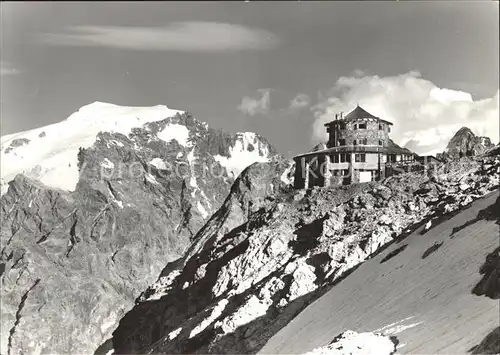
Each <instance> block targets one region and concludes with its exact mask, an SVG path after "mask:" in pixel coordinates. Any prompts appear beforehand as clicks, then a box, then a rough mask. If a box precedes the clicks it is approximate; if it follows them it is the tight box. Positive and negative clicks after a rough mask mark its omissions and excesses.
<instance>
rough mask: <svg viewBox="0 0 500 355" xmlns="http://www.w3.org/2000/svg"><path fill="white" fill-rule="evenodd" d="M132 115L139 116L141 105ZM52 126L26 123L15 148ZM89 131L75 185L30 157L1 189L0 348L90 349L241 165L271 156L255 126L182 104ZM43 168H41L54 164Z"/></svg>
mask: <svg viewBox="0 0 500 355" xmlns="http://www.w3.org/2000/svg"><path fill="white" fill-rule="evenodd" d="M134 114H136V115H137V116H138V118H137V120H138V122H139V121H140V120H139V117H140V116H141V111H134ZM133 118H134V120H135V117H133ZM85 119H88V117H85ZM99 119H101V118H99ZM102 119H103V120H105V117H104V118H102ZM79 120H80V118H78V117H76V118H72V120H70V122H71V124H76V123H78V124H81V122H80V121H79ZM127 122H128V121H127ZM65 124H67V123H65ZM55 131H56V130H55V129H54V127H53V126H49V127H47V128H44V129H43V133H45V132H48V133H47V135H41V133H39V132H38V131H36V132H31V131H30V132H29V134H31V136H33V137H35V138H33V139H32V140H31V141H22V142H23V144H15V146H16V147H18V148H19V149H32V150H33V151H35V150H34V149H43V147H42V146H40V147H38V148H36V147H35V146H33V147H30V145H33V144H38V143H37V141H36V137H38V136H39V135H41V136H40V139H49V138H50V137H53V136H54V132H55ZM19 135H20V134H17V135H16V136H19ZM21 135H22V134H21ZM31 136H30V137H31ZM94 140H95V142H94V143H92V144H91V145H90V146H88V147H86V148H82V149H80V150H79V153H78V159H77V165H78V166H77V167H75V168H77V169H78V177H79V179H78V182H77V184H76V187H75V188H74V190H73V191H68V190H65V189H63V188H57V187H55V186H49V185H47V184H44V183H42V182H40V181H38V180H37V179H36V178H35V177H36V176H37V175H36V169H37V168H36V167H34V168H32V169H31V170H30V171H27V170H25V172H26V173H27V175H29V176H31V177H27V176H26V175H21V174H18V175H16V176H15V178H14V179H13V180H11V181H10V182H9V188H8V191H7V192H6V193H5V194H4V195H3V196H2V197H1V199H0V209H1V226H2V228H1V233H0V238H1V244H2V249H1V254H0V267H1V268H0V271H1V273H0V274H1V291H2V309H1V322H2V323H1V326H2V334H1V337H2V338H1V342H0V343H1V344H2V348H1V351H0V352H1V353H2V354H13V353H34V354H37V353H42V352H43V353H91V352H93V351H94V350H95V349H96V348H97V347H98V346H99V345H101V344H102V343H103V342H104V341H105V340H106V339H108V338H109V337H110V336H111V332H112V331H113V330H114V328H115V326H116V325H117V322H118V320H119V319H120V318H121V317H122V316H123V315H124V314H125V313H126V312H127V310H129V309H130V307H131V306H132V305H133V303H134V300H135V299H136V298H137V297H138V296H139V295H140V294H141V292H142V291H144V290H145V289H146V288H147V286H149V285H151V284H152V283H153V282H154V281H155V280H156V279H157V277H158V274H159V273H160V272H161V270H162V269H163V267H164V266H165V264H166V263H168V262H169V261H173V260H175V259H177V258H179V257H180V256H182V255H183V253H184V251H185V250H186V248H187V247H188V246H189V245H190V244H191V242H192V241H193V240H194V238H195V235H196V234H197V232H198V230H199V229H200V228H201V227H202V226H203V225H204V224H205V222H206V221H208V220H209V218H210V216H211V215H212V214H213V213H214V212H215V211H217V210H218V209H219V207H220V206H221V205H222V203H223V202H224V200H225V198H226V196H227V194H228V193H229V190H230V188H231V185H232V183H233V182H234V176H235V175H236V174H238V173H239V170H238V169H241V167H245V164H247V165H248V164H251V163H253V162H254V161H258V160H261V161H266V160H270V159H271V158H272V157H273V156H274V155H275V151H274V148H273V147H272V146H271V145H270V144H269V143H268V142H267V141H266V140H265V139H263V138H262V137H260V136H258V135H255V134H253V133H240V134H236V135H232V134H228V133H225V132H222V131H217V130H214V129H211V128H209V127H208V126H207V125H206V124H204V123H202V122H199V121H197V120H195V119H194V118H193V117H192V116H191V115H189V114H187V113H182V114H181V113H179V114H177V115H175V116H173V117H169V118H167V117H165V118H164V119H161V120H156V121H151V122H147V123H145V124H144V125H140V126H139V127H132V128H131V129H130V133H128V134H123V133H119V132H108V131H103V132H100V133H98V134H97V136H96V137H95V138H94ZM8 141H9V140H8V139H7V142H8ZM2 142H4V140H3V139H2ZM16 142H21V141H18V140H16ZM42 143H43V142H42ZM42 143H40V144H42ZM6 144H7V143H6ZM250 145H251V146H252V148H251V151H250V150H249V148H250ZM8 147H12V144H10V145H8ZM16 147H14V148H16ZM58 149H64V146H61V147H58ZM2 154H4V155H5V156H7V155H9V159H11V160H12V159H14V156H10V155H11V154H18V156H19V157H20V156H22V155H23V154H24V156H27V155H26V152H24V151H16V150H15V149H14V150H8V151H7V152H6V151H5V150H2ZM4 155H2V159H3V158H4ZM47 156H49V157H50V154H48V155H47ZM54 156H58V157H62V158H64V157H66V156H69V155H68V154H66V153H65V154H61V151H60V150H57V151H54ZM62 158H61V159H62ZM75 158H76V157H75ZM47 159H49V158H47ZM71 159H73V158H72V157H71ZM46 161H48V160H46ZM46 161H44V162H46ZM44 162H42V163H41V164H45V163H44ZM50 164H53V162H48V163H47V164H45V165H44V166H45V167H47V166H49V165H50ZM59 165H60V166H61V169H65V168H68V164H67V162H66V163H64V160H61V161H60V163H59ZM52 166H54V164H53V165H52ZM45 167H41V168H39V170H38V172H39V173H40V174H39V175H38V176H43V177H46V176H47V175H46V173H47V172H49V173H50V171H48V170H47V169H46V168H45ZM54 168H55V170H53V171H56V172H57V171H59V172H61V171H66V170H61V169H60V170H57V169H58V166H57V164H55V166H54ZM69 168H70V169H72V168H73V166H71V167H69ZM44 169H45V170H44ZM42 174H45V175H42ZM52 177H54V175H52ZM55 177H57V176H55ZM62 178H63V179H64V175H62ZM51 181H52V182H54V181H55V180H54V179H52V180H51ZM56 182H57V181H56Z"/></svg>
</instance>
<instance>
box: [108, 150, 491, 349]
mask: <svg viewBox="0 0 500 355" xmlns="http://www.w3.org/2000/svg"><path fill="white" fill-rule="evenodd" d="M274 169H275V168H273V166H272V165H270V164H266V163H259V164H254V165H252V166H251V167H249V168H247V170H245V171H244V172H243V173H242V175H240V177H239V179H238V180H237V181H236V183H235V185H233V188H232V190H231V193H230V195H229V196H228V198H227V199H226V200H225V202H224V203H223V205H222V206H221V208H220V209H219V210H218V211H217V212H216V213H215V214H214V216H212V218H211V219H210V221H209V222H208V223H207V225H206V226H205V227H204V228H202V229H201V230H200V232H199V233H198V234H197V235H196V236H195V239H194V240H195V242H194V244H193V245H192V246H191V247H190V249H189V251H188V252H187V254H186V255H185V257H183V258H182V259H179V260H177V261H176V262H174V263H170V264H168V265H167V267H166V268H165V270H164V271H163V272H162V274H161V276H160V278H159V279H158V281H157V282H156V283H155V284H153V285H152V286H151V287H149V288H148V290H147V291H146V292H145V293H144V294H142V295H141V297H140V298H139V299H138V300H137V304H136V306H135V307H134V308H133V309H132V310H131V311H130V312H128V313H127V314H126V315H125V317H124V318H123V319H122V320H121V321H120V325H119V327H118V328H117V330H116V331H115V332H114V333H113V345H114V349H115V353H117V354H132V353H249V352H257V351H259V350H261V349H262V348H263V347H264V345H265V344H266V342H267V341H268V340H269V339H271V338H272V337H273V335H274V334H276V333H277V332H278V331H280V329H282V328H283V327H285V326H286V325H287V324H288V323H289V322H290V321H292V319H294V318H295V317H296V316H297V315H298V314H299V313H300V312H301V311H302V310H303V309H304V307H306V306H307V305H308V304H310V303H311V302H312V301H314V300H315V299H317V298H319V297H320V296H321V295H322V294H324V293H325V292H326V291H327V288H328V287H327V286H331V285H333V284H336V283H338V282H339V281H340V280H342V279H343V278H345V277H346V276H347V275H348V274H349V273H350V272H352V271H353V270H354V269H355V268H356V267H357V266H359V265H361V263H363V262H364V261H365V260H367V259H369V258H371V257H372V256H374V255H375V254H376V253H377V252H380V251H381V250H382V249H383V247H384V246H386V245H388V243H390V242H392V241H394V240H395V239H396V238H401V237H402V236H404V235H408V234H409V233H411V231H412V230H413V229H415V228H417V227H421V228H423V231H424V232H425V231H429V230H431V229H433V228H434V226H436V225H437V224H438V223H439V222H440V220H442V219H443V218H447V217H449V216H451V215H452V214H453V213H456V212H457V211H459V210H461V209H464V208H467V206H470V204H471V203H472V202H473V201H474V200H476V199H479V198H481V197H482V196H485V195H487V194H488V193H490V192H492V191H494V190H495V189H498V186H499V180H498V173H499V169H500V157H499V156H498V155H493V156H484V157H482V158H480V159H476V160H462V161H459V162H452V163H448V164H446V165H445V166H444V167H442V169H440V170H439V171H437V172H434V173H433V174H429V175H419V174H403V175H399V176H393V177H390V178H387V179H385V180H384V181H381V182H380V183H366V184H359V185H354V186H348V187H336V188H332V189H320V188H318V189H313V190H308V192H307V193H305V192H304V191H288V192H287V191H283V190H281V192H278V193H276V190H275V193H274V194H271V195H268V196H267V197H263V196H264V195H263V194H261V193H257V194H256V195H255V196H253V195H252V192H251V191H252V189H246V190H245V189H243V191H242V189H241V188H240V187H241V186H250V185H252V181H255V183H253V186H263V185H266V186H269V185H272V183H271V180H272V179H276V176H277V175H276V173H275V171H274ZM269 172H270V173H269ZM244 181H246V182H244ZM245 196H246V197H245ZM254 201H255V203H250V202H254ZM403 250H404V247H403V246H401V247H400V249H398V251H395V252H394V253H396V254H397V253H398V252H402V251H403ZM429 253H432V251H429ZM391 257H392V256H387V258H386V259H387V260H384V262H386V261H388V260H390V259H391ZM357 287H359V288H362V287H363V284H359V285H358V286H357ZM375 296H376V295H372V296H371V297H375ZM367 297H368V296H367ZM380 301H381V302H382V300H380ZM333 322H335V321H334V320H333ZM313 323H314V322H313ZM358 325H359V324H358ZM347 329H350V328H344V329H342V330H340V331H339V332H337V333H336V334H333V335H332V334H330V335H329V336H330V338H329V340H331V339H332V338H333V337H334V336H336V335H338V334H339V333H341V332H344V331H345V330H347ZM289 334H291V333H289ZM291 336H293V335H291ZM295 340H296V341H298V342H300V341H301V340H300V339H299V338H296V339H295ZM310 345H313V344H310ZM314 345H315V346H311V347H308V348H307V349H304V348H303V347H302V348H300V351H299V350H298V349H295V348H286V351H285V352H286V353H297V352H307V351H312V350H314V349H315V348H317V346H324V345H325V343H324V342H323V343H321V344H319V343H318V344H314ZM278 350H280V349H278V348H276V347H275V348H272V349H271V351H270V352H272V353H275V352H277V351H278ZM280 351H281V350H280ZM436 351H437V349H436Z"/></svg>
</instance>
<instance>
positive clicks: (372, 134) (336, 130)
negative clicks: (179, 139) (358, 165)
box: [327, 119, 389, 148]
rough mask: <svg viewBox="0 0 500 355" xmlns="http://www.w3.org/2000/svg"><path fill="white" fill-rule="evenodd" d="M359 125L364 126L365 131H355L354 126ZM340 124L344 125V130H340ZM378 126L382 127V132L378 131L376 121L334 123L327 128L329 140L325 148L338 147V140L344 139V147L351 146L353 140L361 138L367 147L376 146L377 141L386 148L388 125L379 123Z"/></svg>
mask: <svg viewBox="0 0 500 355" xmlns="http://www.w3.org/2000/svg"><path fill="white" fill-rule="evenodd" d="M360 123H364V124H366V129H355V125H357V124H360ZM341 124H344V125H345V129H340V126H341ZM380 125H382V130H379V123H378V122H377V121H376V120H363V119H360V120H356V121H347V122H346V121H342V120H338V121H334V122H333V123H332V125H331V126H330V127H329V128H328V131H329V140H328V144H327V146H328V147H329V148H330V147H336V146H338V140H339V139H345V141H346V145H353V141H354V139H363V138H366V140H367V142H366V144H367V145H378V141H379V140H383V141H384V146H387V141H388V139H389V125H388V124H387V123H384V122H380ZM335 135H336V138H337V139H336V140H335Z"/></svg>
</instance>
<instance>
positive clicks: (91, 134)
mask: <svg viewBox="0 0 500 355" xmlns="http://www.w3.org/2000/svg"><path fill="white" fill-rule="evenodd" d="M182 112H183V111H179V110H172V109H170V108H168V107H167V106H163V105H158V106H153V107H134V106H118V105H113V104H110V103H104V102H94V103H92V104H90V105H86V106H83V107H82V108H80V109H79V110H78V111H77V112H75V113H73V114H72V115H70V116H69V117H68V118H67V119H66V120H63V121H61V122H58V123H54V124H51V125H48V126H45V127H41V128H35V129H32V130H29V131H24V132H20V133H14V134H10V135H6V136H3V137H2V138H1V148H0V149H1V158H2V159H1V168H2V175H1V179H2V180H1V185H2V194H3V193H5V192H6V191H7V183H8V182H9V181H11V180H12V179H13V178H14V177H15V176H16V175H17V174H19V173H23V174H25V175H27V176H29V177H31V178H35V179H38V180H40V181H41V182H42V183H44V184H45V185H47V186H50V187H54V188H60V189H63V190H69V191H73V190H74V188H75V186H76V183H77V182H78V167H77V162H78V158H77V155H78V151H79V149H80V148H88V147H90V146H91V145H92V144H93V143H94V142H95V141H96V139H97V134H98V133H99V132H117V133H122V134H125V135H127V134H128V133H130V132H131V131H132V129H133V128H136V127H141V126H143V125H144V124H146V123H149V122H155V121H161V120H164V119H166V118H168V117H172V116H174V115H176V114H177V113H182Z"/></svg>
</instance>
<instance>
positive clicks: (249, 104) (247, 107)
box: [238, 89, 271, 116]
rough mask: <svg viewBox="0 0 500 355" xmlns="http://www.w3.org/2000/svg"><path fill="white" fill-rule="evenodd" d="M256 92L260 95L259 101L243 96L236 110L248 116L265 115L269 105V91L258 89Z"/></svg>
mask: <svg viewBox="0 0 500 355" xmlns="http://www.w3.org/2000/svg"><path fill="white" fill-rule="evenodd" d="M257 91H258V92H260V93H261V94H262V95H261V97H260V98H259V99H254V98H252V97H249V96H245V97H244V98H243V99H241V104H240V105H239V106H238V110H240V111H241V112H243V113H244V114H246V115H249V116H255V115H257V114H261V115H265V114H267V113H268V112H269V106H270V103H271V89H259V90H257Z"/></svg>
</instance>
